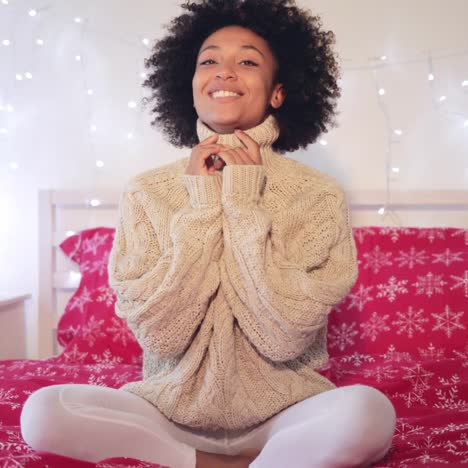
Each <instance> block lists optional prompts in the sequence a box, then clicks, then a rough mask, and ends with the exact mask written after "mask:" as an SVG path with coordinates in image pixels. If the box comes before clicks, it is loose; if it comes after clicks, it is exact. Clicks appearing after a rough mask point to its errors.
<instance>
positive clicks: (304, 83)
mask: <svg viewBox="0 0 468 468" xmlns="http://www.w3.org/2000/svg"><path fill="white" fill-rule="evenodd" d="M181 7H182V8H184V9H186V10H188V13H183V14H181V15H180V16H178V17H176V18H174V19H173V20H172V21H171V23H169V24H168V25H165V26H166V27H168V30H169V34H168V35H167V36H166V37H164V38H163V39H161V40H159V41H157V42H156V43H155V44H154V46H153V48H152V55H151V56H150V57H149V58H147V59H145V67H146V68H147V69H151V72H150V73H148V76H147V78H146V80H145V81H144V82H143V86H145V87H148V88H150V89H151V97H149V98H148V97H145V98H143V103H144V105H146V104H148V102H151V101H154V103H155V104H154V107H153V108H152V112H153V113H155V114H156V117H155V118H154V120H153V121H152V122H151V125H153V126H157V127H159V128H160V129H161V130H162V132H163V134H164V136H165V137H166V138H168V141H169V143H171V144H173V145H174V146H176V147H179V148H181V147H189V148H192V147H194V146H196V145H197V144H198V143H199V140H198V136H197V132H196V120H197V118H198V116H197V113H196V111H195V108H194V107H193V92H192V79H193V75H194V73H195V68H196V58H197V54H198V51H199V49H200V47H201V45H202V44H203V42H204V41H205V39H206V38H207V37H208V36H210V35H211V34H212V33H214V32H215V31H217V30H219V29H221V28H223V27H225V26H231V25H237V26H242V27H244V28H247V29H250V30H251V31H253V32H254V33H256V34H257V35H259V36H261V37H262V38H263V39H265V40H266V41H267V43H268V44H269V46H270V49H271V51H272V53H273V56H274V57H275V59H276V61H277V63H278V65H279V67H278V69H277V70H276V76H275V77H274V78H275V79H274V81H273V84H277V83H283V85H284V91H285V94H286V99H285V101H284V102H283V105H282V106H281V107H279V108H278V109H274V108H273V107H271V106H270V108H269V110H268V111H267V113H272V114H274V116H275V117H276V119H277V121H278V124H279V128H280V135H279V137H278V139H277V141H276V142H274V144H273V146H272V148H273V150H275V151H277V152H278V153H281V154H282V153H284V152H286V151H294V150H297V149H298V148H299V147H301V148H306V147H307V145H308V144H310V143H313V142H315V141H316V139H317V138H318V136H319V135H320V134H321V133H322V132H327V131H328V130H327V127H326V126H327V124H331V126H332V127H336V126H337V124H336V122H335V121H334V120H333V117H334V116H335V114H336V113H337V112H336V110H335V108H336V104H337V103H336V100H337V98H339V97H340V96H341V92H340V88H339V86H338V83H337V81H338V79H339V78H340V69H339V65H338V60H337V59H336V58H335V55H334V50H333V47H332V46H333V44H334V43H335V35H334V33H333V32H332V31H322V30H321V29H320V27H321V19H320V17H318V16H312V15H311V13H310V12H309V11H308V10H303V9H300V8H298V7H297V6H295V2H294V0H206V1H205V0H203V2H186V3H184V4H183V5H181Z"/></svg>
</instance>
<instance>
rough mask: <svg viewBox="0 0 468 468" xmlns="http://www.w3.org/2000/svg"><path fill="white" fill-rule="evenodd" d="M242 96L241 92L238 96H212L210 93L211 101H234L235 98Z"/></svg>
mask: <svg viewBox="0 0 468 468" xmlns="http://www.w3.org/2000/svg"><path fill="white" fill-rule="evenodd" d="M242 96H243V95H242V94H241V95H240V96H226V97H219V98H214V97H213V96H212V95H211V94H210V97H211V99H213V101H215V102H219V103H223V102H232V101H236V100H237V99H240V98H241V97H242Z"/></svg>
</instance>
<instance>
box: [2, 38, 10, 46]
mask: <svg viewBox="0 0 468 468" xmlns="http://www.w3.org/2000/svg"><path fill="white" fill-rule="evenodd" d="M2 44H3V45H4V46H5V47H6V46H9V45H10V44H11V42H10V40H9V39H3V41H2Z"/></svg>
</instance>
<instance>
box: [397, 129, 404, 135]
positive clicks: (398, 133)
mask: <svg viewBox="0 0 468 468" xmlns="http://www.w3.org/2000/svg"><path fill="white" fill-rule="evenodd" d="M395 133H396V134H397V135H401V134H402V133H403V132H402V131H401V130H400V129H398V128H397V129H396V130H395Z"/></svg>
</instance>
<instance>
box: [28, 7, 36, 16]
mask: <svg viewBox="0 0 468 468" xmlns="http://www.w3.org/2000/svg"><path fill="white" fill-rule="evenodd" d="M28 13H29V16H36V15H37V11H36V10H34V9H31V10H29V11H28Z"/></svg>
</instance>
